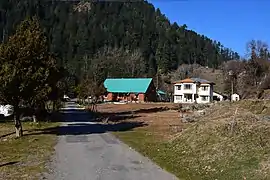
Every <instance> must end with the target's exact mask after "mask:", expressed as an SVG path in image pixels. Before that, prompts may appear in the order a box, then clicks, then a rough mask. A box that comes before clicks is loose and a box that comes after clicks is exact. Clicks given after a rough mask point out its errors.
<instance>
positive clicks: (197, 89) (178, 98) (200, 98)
mask: <svg viewBox="0 0 270 180" xmlns="http://www.w3.org/2000/svg"><path fill="white" fill-rule="evenodd" d="M214 85H215V83H213V82H210V81H207V80H205V79H200V78H187V79H184V80H181V81H176V82H174V103H195V102H197V103H209V102H212V101H213V86H214Z"/></svg>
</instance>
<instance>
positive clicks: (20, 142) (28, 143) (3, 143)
mask: <svg viewBox="0 0 270 180" xmlns="http://www.w3.org/2000/svg"><path fill="white" fill-rule="evenodd" d="M58 125H59V124H58V123H45V122H42V123H39V124H33V123H28V122H27V123H23V129H24V134H25V136H23V137H21V138H14V136H15V135H14V134H11V135H9V136H6V137H2V138H0V162H1V163H0V177H1V178H3V179H5V180H9V179H12V180H17V179H27V180H28V179H39V176H40V173H42V172H44V171H46V169H45V163H46V162H47V161H48V159H49V158H50V156H51V155H52V152H53V147H54V145H55V143H56V135H55V134H45V133H42V129H46V128H54V127H57V126H58ZM13 132H14V126H13V123H12V122H7V123H3V122H2V123H0V137H1V136H3V135H6V134H10V133H13ZM35 133H38V134H35ZM6 163H14V164H10V165H4V164H6Z"/></svg>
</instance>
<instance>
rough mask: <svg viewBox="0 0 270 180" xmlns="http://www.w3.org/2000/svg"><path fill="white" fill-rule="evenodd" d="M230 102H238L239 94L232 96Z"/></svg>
mask: <svg viewBox="0 0 270 180" xmlns="http://www.w3.org/2000/svg"><path fill="white" fill-rule="evenodd" d="M231 100H232V101H239V100H240V96H239V94H236V93H234V94H232V96H231Z"/></svg>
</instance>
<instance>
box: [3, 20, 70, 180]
mask: <svg viewBox="0 0 270 180" xmlns="http://www.w3.org/2000/svg"><path fill="white" fill-rule="evenodd" d="M0 62H1V67H0V103H1V105H7V104H8V105H11V106H12V115H10V116H9V117H6V118H2V117H1V118H0V177H1V178H0V179H5V180H8V179H12V180H16V179H27V180H29V179H39V177H40V175H41V174H40V173H42V172H44V171H45V163H46V161H47V160H49V158H50V156H51V155H52V152H53V147H54V145H55V143H56V135H55V134H46V133H44V131H43V129H46V128H56V127H57V126H58V123H56V122H54V120H55V119H53V116H54V113H55V112H56V111H57V110H58V109H59V108H60V107H61V106H62V103H61V98H62V97H63V94H64V89H65V84H64V81H63V78H64V77H65V75H66V71H65V70H64V69H63V68H59V67H58V66H57V64H56V57H55V56H54V55H53V54H51V53H50V51H49V49H48V45H47V40H46V37H45V35H44V33H43V31H42V28H41V26H40V24H39V20H38V18H37V17H32V18H27V19H26V20H24V21H23V22H21V24H20V25H19V26H18V27H17V30H16V32H15V33H14V34H13V35H11V36H10V37H9V38H8V39H7V41H4V42H2V43H1V44H0ZM14 124H15V128H14Z"/></svg>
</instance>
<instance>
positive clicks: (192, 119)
mask: <svg viewBox="0 0 270 180" xmlns="http://www.w3.org/2000/svg"><path fill="white" fill-rule="evenodd" d="M181 120H182V122H183V123H189V122H194V121H195V119H194V117H192V116H186V117H183V118H182V119H181Z"/></svg>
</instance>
